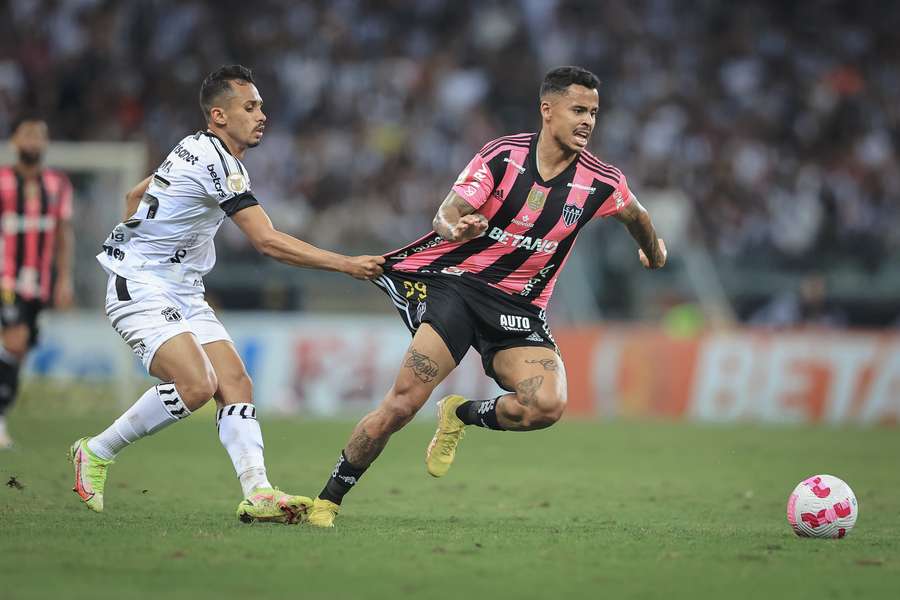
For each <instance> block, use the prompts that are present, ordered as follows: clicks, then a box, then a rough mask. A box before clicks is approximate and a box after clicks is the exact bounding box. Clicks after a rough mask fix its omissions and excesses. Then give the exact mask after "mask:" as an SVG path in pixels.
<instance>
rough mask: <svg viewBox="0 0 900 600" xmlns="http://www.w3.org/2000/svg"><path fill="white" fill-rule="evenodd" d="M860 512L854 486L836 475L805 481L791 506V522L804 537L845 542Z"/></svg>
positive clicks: (792, 495)
mask: <svg viewBox="0 0 900 600" xmlns="http://www.w3.org/2000/svg"><path fill="white" fill-rule="evenodd" d="M858 514H859V508H858V507H857V506H856V496H855V495H853V490H851V489H850V486H849V485H847V484H846V483H844V482H843V481H841V480H840V479H838V478H837V477H835V476H834V475H813V476H812V477H810V478H809V479H804V480H803V481H801V482H800V483H799V484H798V485H797V487H795V488H794V491H793V492H791V495H790V497H789V498H788V503H787V520H788V523H790V524H791V527H792V528H793V529H794V533H796V534H797V535H799V536H801V537H817V538H842V537H844V536H845V535H847V534H848V533H850V530H851V529H853V525H855V524H856V517H857V515H858Z"/></svg>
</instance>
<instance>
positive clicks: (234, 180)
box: [225, 173, 247, 194]
mask: <svg viewBox="0 0 900 600" xmlns="http://www.w3.org/2000/svg"><path fill="white" fill-rule="evenodd" d="M225 181H226V185H228V189H229V190H231V191H232V192H234V193H235V194H241V193H243V192H244V191H246V189H247V180H246V179H244V176H243V175H242V174H240V173H232V174H231V175H229V176H228V177H227V178H226V180H225Z"/></svg>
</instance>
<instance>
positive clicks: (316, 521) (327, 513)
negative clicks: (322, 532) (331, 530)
mask: <svg viewBox="0 0 900 600" xmlns="http://www.w3.org/2000/svg"><path fill="white" fill-rule="evenodd" d="M340 510H341V506H340V505H339V504H335V503H334V502H332V501H331V500H324V499H322V498H316V499H315V500H313V505H312V508H311V509H310V511H309V516H308V517H307V518H306V522H307V523H309V524H310V525H312V526H313V527H334V518H335V517H336V516H337V514H338V512H339V511H340Z"/></svg>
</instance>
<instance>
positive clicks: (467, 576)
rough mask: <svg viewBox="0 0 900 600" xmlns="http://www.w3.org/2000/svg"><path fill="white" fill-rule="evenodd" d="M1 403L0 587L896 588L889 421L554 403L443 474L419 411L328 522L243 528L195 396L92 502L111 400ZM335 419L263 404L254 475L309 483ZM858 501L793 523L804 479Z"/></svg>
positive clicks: (327, 466) (167, 592) (105, 591)
mask: <svg viewBox="0 0 900 600" xmlns="http://www.w3.org/2000/svg"><path fill="white" fill-rule="evenodd" d="M60 412H64V411H58V410H56V408H55V407H54V409H53V410H49V411H42V410H40V409H39V408H38V407H37V405H36V404H35V403H30V405H29V406H28V407H26V408H23V409H19V410H17V411H14V412H13V414H12V416H11V429H12V432H13V434H14V435H15V437H16V439H17V440H18V442H19V446H18V448H17V449H15V450H13V451H9V452H4V453H0V476H2V478H3V482H7V481H8V480H10V479H11V478H12V477H15V481H16V482H17V483H18V484H19V485H21V486H24V487H23V488H22V489H19V487H18V486H16V485H4V486H2V488H0V556H2V560H0V597H2V598H3V599H4V600H14V599H15V600H18V599H32V598H33V599H44V598H55V597H64V598H73V599H75V598H91V599H104V598H110V599H113V598H115V599H123V598H126V599H127V598H153V599H158V598H166V599H170V598H185V599H188V598H190V599H205V598H216V599H223V598H267V597H272V598H276V597H278V598H286V597H290V598H303V599H313V598H324V599H328V600H338V599H344V598H346V599H362V598H366V599H368V598H390V599H396V598H428V599H432V598H448V599H449V598H453V599H463V600H474V599H476V598H517V599H518V598H616V599H620V598H648V599H652V598H668V599H679V598H729V599H733V598H771V599H775V598H788V597H789V598H792V600H793V599H799V598H816V599H817V600H819V599H830V598H854V599H856V598H889V597H897V595H896V594H897V593H898V592H897V591H898V590H900V535H898V534H900V502H898V498H900V467H898V464H900V463H898V458H897V457H898V456H900V437H898V435H897V433H898V432H897V431H896V430H891V429H876V430H859V429H843V430H834V429H811V428H763V427H753V426H722V427H713V426H689V425H684V424H668V423H640V424H639V423H606V424H597V423H586V422H575V421H568V422H563V423H561V424H559V425H557V426H556V427H553V428H551V429H549V430H546V431H542V432H534V433H527V434H516V433H498V432H490V431H486V430H474V429H473V430H470V432H469V433H468V435H467V437H466V439H465V440H464V441H463V444H462V446H461V448H460V452H459V454H458V455H457V463H456V465H455V466H454V467H453V469H452V470H451V472H450V474H449V475H448V476H447V477H446V478H444V479H441V480H434V479H432V478H430V477H429V476H428V475H427V474H426V472H425V467H424V463H423V456H424V448H425V446H426V444H427V442H428V440H429V439H430V437H431V432H432V425H431V423H430V422H429V420H428V419H420V420H419V421H417V422H416V423H414V424H412V425H411V426H409V427H408V428H407V429H405V430H404V431H402V432H400V433H399V434H398V435H396V436H395V437H394V439H393V440H392V442H391V444H390V445H389V446H388V448H387V450H386V451H385V452H384V454H383V455H382V457H381V458H380V460H379V461H378V462H376V463H375V466H374V467H373V468H372V469H370V470H369V472H368V473H366V475H365V477H364V478H363V479H362V481H361V483H360V485H359V486H358V487H357V488H356V489H355V490H354V491H353V492H352V493H351V494H350V495H349V496H348V497H347V499H346V500H345V503H344V512H343V513H342V514H341V515H340V517H339V519H338V523H337V525H338V526H337V528H336V529H334V530H333V531H321V530H315V529H312V528H309V527H302V526H301V527H290V526H283V525H258V524H257V525H244V524H242V523H239V522H238V521H237V519H236V518H235V516H234V510H235V508H236V506H237V503H238V501H239V500H240V497H239V495H240V494H239V486H238V483H237V480H236V478H235V476H234V472H233V470H232V467H231V464H230V462H229V461H228V458H227V456H226V454H225V452H224V450H223V449H222V448H221V446H220V445H219V442H218V438H217V436H216V432H215V427H214V425H213V423H212V415H211V412H209V411H204V412H203V413H201V414H198V415H195V416H194V417H192V418H191V419H190V420H189V421H187V422H185V423H182V424H179V425H177V426H175V427H171V428H169V429H167V430H165V431H163V432H161V433H160V434H158V435H157V436H154V437H152V438H149V439H146V440H143V441H142V442H141V443H139V444H137V445H136V446H134V447H132V448H129V449H127V450H126V451H125V452H123V454H122V455H121V456H120V458H119V461H118V462H117V464H116V465H114V466H113V467H112V469H111V472H110V473H111V474H110V481H109V484H108V486H107V494H106V512H105V513H104V514H102V515H97V514H93V513H90V512H89V511H88V510H86V509H85V508H84V507H83V506H81V504H80V503H79V502H78V500H77V498H76V496H75V495H74V494H73V493H72V492H71V491H69V490H70V488H71V484H72V470H71V468H70V466H69V464H68V463H67V462H66V461H65V456H64V455H65V453H66V448H67V447H68V445H69V443H70V442H71V441H72V440H74V439H75V438H76V437H78V436H80V435H82V434H88V433H94V432H96V431H98V430H99V429H100V428H101V427H102V426H104V425H105V424H106V423H108V419H109V417H110V415H108V414H105V413H104V414H103V415H102V416H96V415H85V414H81V415H76V416H58V415H59V413H60ZM351 427H352V424H351V423H348V422H343V423H334V422H309V421H307V422H304V421H300V420H277V419H264V420H263V432H264V435H265V438H266V455H267V461H268V468H269V474H270V478H271V479H272V481H273V483H275V484H276V485H279V486H282V487H283V488H285V489H288V490H290V491H295V492H296V493H303V494H307V495H315V494H316V493H317V492H318V491H319V490H320V489H321V486H322V484H323V482H324V479H325V477H326V475H327V474H328V472H329V471H330V470H331V468H332V466H333V464H334V462H335V459H336V457H337V455H338V452H339V451H340V448H341V447H342V445H343V443H344V441H345V440H346V438H347V436H348V434H349V432H350V429H351ZM819 472H827V473H831V474H834V475H837V476H839V477H841V478H844V479H845V480H846V481H847V482H848V483H849V484H850V485H851V487H853V489H854V491H855V492H856V494H857V497H858V498H859V504H860V511H861V512H860V518H859V521H858V522H857V526H856V529H855V530H854V531H853V532H852V533H851V534H850V536H849V537H847V538H846V539H843V540H834V541H832V540H809V539H800V538H797V537H795V536H794V534H793V533H792V532H791V531H790V529H789V527H788V525H787V523H786V520H785V502H786V499H787V496H788V494H789V493H790V491H791V489H792V488H793V487H794V485H796V484H797V483H798V482H799V481H800V480H801V479H803V478H805V477H806V476H808V475H812V474H815V473H819Z"/></svg>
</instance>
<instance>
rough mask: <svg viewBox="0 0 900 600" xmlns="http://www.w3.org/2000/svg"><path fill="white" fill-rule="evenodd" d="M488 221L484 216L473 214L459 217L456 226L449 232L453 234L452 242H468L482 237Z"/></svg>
mask: <svg viewBox="0 0 900 600" xmlns="http://www.w3.org/2000/svg"><path fill="white" fill-rule="evenodd" d="M487 226H488V220H487V218H486V217H485V216H484V215H480V214H477V213H473V214H470V215H464V216H462V217H460V219H459V221H457V222H456V225H454V226H453V228H452V229H451V230H450V232H451V233H452V234H453V239H452V240H450V241H452V242H468V241H469V240H473V239H475V238H477V237H481V236H482V235H484V232H485V231H487Z"/></svg>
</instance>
